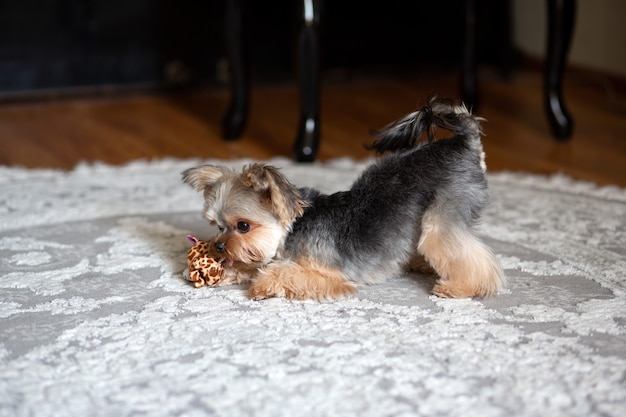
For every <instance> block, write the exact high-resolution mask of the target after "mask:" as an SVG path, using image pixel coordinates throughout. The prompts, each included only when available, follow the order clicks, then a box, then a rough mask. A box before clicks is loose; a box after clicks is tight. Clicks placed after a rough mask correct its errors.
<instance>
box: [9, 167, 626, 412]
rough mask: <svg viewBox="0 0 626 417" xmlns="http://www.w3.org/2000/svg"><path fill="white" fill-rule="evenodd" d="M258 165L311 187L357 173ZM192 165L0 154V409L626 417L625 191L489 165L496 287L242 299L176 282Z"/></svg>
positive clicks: (240, 292)
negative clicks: (16, 164) (70, 166)
mask: <svg viewBox="0 0 626 417" xmlns="http://www.w3.org/2000/svg"><path fill="white" fill-rule="evenodd" d="M272 162H273V163H276V164H277V165H280V166H282V167H283V170H284V172H285V173H286V174H287V175H288V176H289V177H290V178H291V179H292V180H293V182H295V183H296V184H298V185H310V186H316V187H318V188H320V189H322V190H324V191H334V190H338V189H343V188H347V187H348V186H349V184H350V183H351V181H352V180H353V179H354V178H355V176H356V175H357V173H358V172H359V171H360V170H361V169H362V168H363V167H364V164H362V163H353V162H351V161H349V160H338V161H334V162H331V163H327V164H314V165H295V164H292V163H291V162H289V161H287V160H284V159H281V160H275V161H272ZM198 163H200V161H191V160H188V161H173V160H165V161H160V162H153V163H147V162H136V163H133V164H130V165H128V166H124V167H109V166H101V165H96V166H81V167H79V168H77V169H76V170H74V171H72V172H70V173H62V172H59V171H45V170H25V169H16V168H2V167H0V415H2V416H52V415H54V416H127V415H150V416H177V415H181V416H182V415H185V416H207V415H208V416H212V415H216V416H286V417H287V416H288V417H293V416H320V417H322V416H324V417H329V416H359V417H366V416H375V417H381V416H414V415H421V416H446V415H463V416H565V415H567V416H585V417H588V416H625V415H626V191H625V190H623V189H619V188H607V187H605V188H596V187H594V186H592V185H590V184H582V183H579V182H573V181H570V180H568V179H566V178H563V177H559V176H557V177H550V178H548V177H539V176H523V175H512V174H491V175H490V176H489V182H490V186H491V194H492V202H491V205H490V206H489V208H488V210H487V212H486V215H485V218H484V221H483V223H482V224H481V226H480V228H479V232H480V234H481V235H482V236H483V237H484V238H485V240H486V241H487V242H488V243H489V244H490V245H491V246H492V247H493V248H494V249H495V251H496V252H497V254H498V257H499V259H500V261H501V262H502V264H503V266H504V268H505V272H506V275H507V277H508V280H509V285H508V287H507V289H506V290H505V291H503V292H502V293H501V294H499V295H498V296H496V297H493V298H489V299H485V300H470V299H462V300H444V299H439V298H436V297H433V296H431V295H429V289H430V285H432V279H428V278H425V277H419V276H409V275H407V276H406V277H404V278H403V279H400V280H395V281H390V282H387V283H385V284H381V285H377V286H370V287H364V288H361V289H360V291H359V292H358V294H357V295H356V296H354V297H351V298H347V299H344V300H340V301H336V302H329V303H318V302H312V301H307V302H291V301H286V300H283V299H272V300H267V301H262V302H253V301H250V300H248V299H247V298H246V293H245V290H244V289H242V288H239V287H226V288H218V289H211V288H201V289H194V288H192V287H191V286H190V285H189V284H188V283H187V282H185V281H183V279H182V276H181V272H182V270H183V269H184V267H185V254H186V251H187V249H188V248H189V246H190V243H189V242H188V241H187V239H185V235H186V234H187V233H190V232H192V233H194V234H197V235H199V236H200V237H208V236H210V235H212V234H213V233H214V231H213V230H211V229H209V227H208V225H207V224H206V223H205V222H204V221H203V220H202V219H201V218H200V209H201V206H202V198H201V196H200V195H199V194H196V193H195V192H194V191H193V190H191V188H189V187H187V186H185V185H183V184H182V183H181V181H180V172H181V171H182V170H184V169H186V168H188V167H191V166H194V165H196V164H198ZM242 163H243V161H239V162H237V163H231V164H232V165H241V164H242Z"/></svg>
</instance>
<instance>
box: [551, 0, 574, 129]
mask: <svg viewBox="0 0 626 417" xmlns="http://www.w3.org/2000/svg"><path fill="white" fill-rule="evenodd" d="M575 16H576V0H548V45H547V57H546V69H545V81H544V82H545V85H544V105H545V108H546V112H547V115H548V121H549V122H550V127H551V128H552V131H553V134H554V136H555V137H556V138H557V139H560V140H566V139H569V138H570V137H571V136H572V127H573V120H572V117H571V116H570V114H569V112H568V111H567V109H566V108H565V104H564V103H563V96H562V87H563V72H564V69H565V63H566V61H567V54H568V52H569V47H570V41H571V39H572V31H573V29H574V18H575Z"/></svg>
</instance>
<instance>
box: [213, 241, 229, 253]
mask: <svg viewBox="0 0 626 417" xmlns="http://www.w3.org/2000/svg"><path fill="white" fill-rule="evenodd" d="M213 247H215V250H216V251H218V252H219V253H222V252H224V249H226V244H225V243H224V242H215V244H214V245H213Z"/></svg>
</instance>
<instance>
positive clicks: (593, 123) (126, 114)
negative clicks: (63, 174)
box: [0, 70, 626, 186]
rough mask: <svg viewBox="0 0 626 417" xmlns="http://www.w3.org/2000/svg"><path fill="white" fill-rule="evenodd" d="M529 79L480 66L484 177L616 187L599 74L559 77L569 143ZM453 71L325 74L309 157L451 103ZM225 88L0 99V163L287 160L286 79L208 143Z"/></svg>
mask: <svg viewBox="0 0 626 417" xmlns="http://www.w3.org/2000/svg"><path fill="white" fill-rule="evenodd" d="M541 84H542V82H541V75H540V74H539V73H537V72H536V71H532V70H525V71H523V72H520V73H518V74H517V75H516V76H515V77H514V78H513V79H512V80H508V81H504V80H502V79H501V78H500V77H498V76H496V75H494V74H492V73H490V72H489V71H483V72H482V73H481V76H480V90H479V91H480V94H481V98H482V100H481V106H480V108H479V111H478V112H477V113H478V114H480V115H481V116H484V117H485V118H487V120H488V122H486V123H485V125H484V130H485V133H486V136H485V137H484V146H485V151H486V153H487V164H488V166H489V169H490V170H491V171H500V170H509V171H523V172H534V173H541V174H547V173H555V172H562V173H564V174H567V175H569V176H572V177H574V178H578V179H584V180H590V181H593V182H596V183H598V184H617V185H620V186H626V100H625V99H624V98H623V97H620V96H619V94H617V93H616V92H615V90H614V89H613V88H612V87H611V86H610V85H607V83H606V80H605V79H604V78H602V77H599V78H598V77H595V76H591V75H588V74H585V73H570V74H568V76H567V78H566V83H565V91H564V96H565V98H566V102H567V105H568V107H569V109H570V111H571V113H572V115H573V116H574V118H575V122H576V126H575V130H574V135H573V138H572V139H571V140H570V141H568V142H558V141H556V140H554V139H553V138H552V136H551V135H550V132H549V129H548V124H547V121H546V119H545V115H544V111H543V108H542V100H541ZM458 91H459V90H458V84H457V75H456V73H455V72H451V71H442V73H440V74H436V75H433V74H432V73H428V74H421V75H420V74H417V75H412V76H410V77H409V76H401V75H386V76H380V75H378V76H372V75H369V76H364V75H360V76H350V77H336V76H335V77H333V76H328V77H327V78H326V80H325V81H324V85H323V92H322V106H321V107H322V115H321V120H322V144H321V148H320V152H319V158H320V159H321V160H327V159H329V158H338V157H352V158H357V159H361V158H365V157H368V156H370V153H369V152H368V151H366V150H364V149H363V144H364V143H366V142H368V140H369V138H368V131H369V130H370V129H372V128H376V127H380V126H382V125H384V124H386V123H388V122H390V121H392V120H394V119H395V118H397V117H398V116H400V115H402V114H404V113H407V112H409V111H411V110H413V109H414V108H415V107H416V106H418V105H421V104H423V103H424V102H425V100H426V98H427V97H428V96H429V95H430V94H433V93H435V94H437V95H439V96H448V97H453V98H454V97H458ZM227 103H228V94H227V91H226V90H225V89H221V88H212V89H205V90H203V91H198V92H195V93H189V94H185V95H180V94H179V95H167V96H166V95H156V94H134V95H128V94H125V95H117V96H111V97H103V96H102V95H101V96H100V97H92V98H84V97H83V98H73V99H67V98H65V99H46V100H44V101H38V102H19V103H16V102H13V103H9V102H4V103H0V164H2V165H10V166H13V165H16V166H24V167H52V168H62V169H71V168H72V167H73V166H75V165H76V164H77V163H79V162H81V161H87V162H92V161H103V162H106V163H110V164H123V163H125V162H127V161H130V160H134V159H138V158H144V159H153V158H163V157H176V158H187V157H201V158H221V159H233V158H244V157H245V158H255V159H266V158H271V157H273V156H277V155H280V156H288V157H290V156H291V147H292V142H293V137H294V132H295V130H296V126H297V122H298V115H299V111H298V93H297V89H296V86H295V84H294V83H292V82H284V83H274V84H267V83H265V84H263V85H258V84H257V85H255V87H254V92H253V96H252V106H251V113H250V119H249V123H248V128H247V130H246V132H245V134H244V136H243V137H242V138H241V139H240V140H239V141H235V142H224V141H222V139H221V138H220V128H219V119H220V117H221V115H222V113H223V112H224V110H225V108H226V106H227Z"/></svg>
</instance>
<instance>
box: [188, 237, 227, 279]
mask: <svg viewBox="0 0 626 417" xmlns="http://www.w3.org/2000/svg"><path fill="white" fill-rule="evenodd" d="M187 239H189V240H190V241H191V242H192V243H193V244H194V245H193V246H192V247H191V248H190V249H189V252H188V253H187V265H188V269H186V270H185V272H184V273H183V276H184V277H185V279H187V281H191V282H193V286H194V287H196V288H200V287H202V286H204V285H208V286H213V285H216V284H217V283H219V282H220V280H221V279H222V276H223V275H224V266H223V265H222V262H223V259H220V258H215V257H213V256H212V255H211V247H212V245H213V242H211V241H206V240H200V239H198V238H197V237H195V236H193V235H188V236H187Z"/></svg>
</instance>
